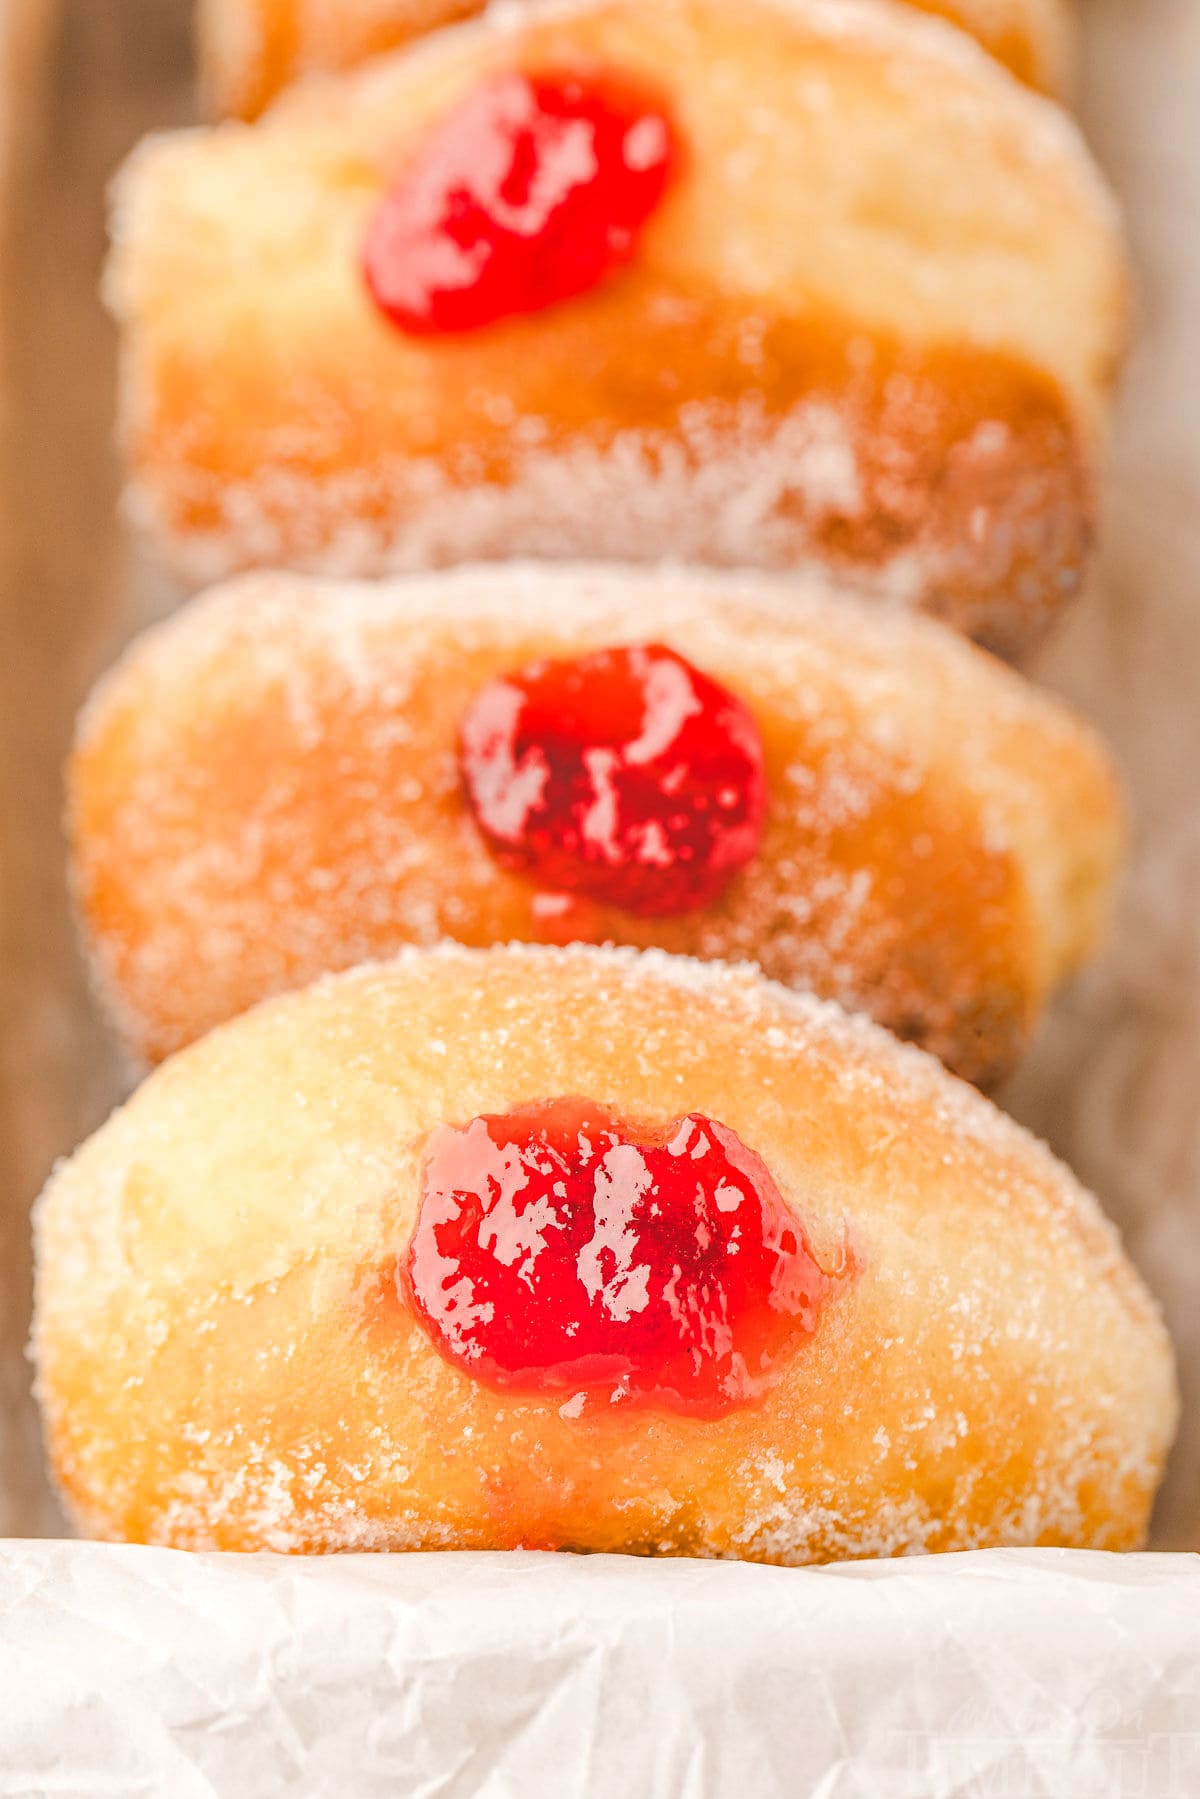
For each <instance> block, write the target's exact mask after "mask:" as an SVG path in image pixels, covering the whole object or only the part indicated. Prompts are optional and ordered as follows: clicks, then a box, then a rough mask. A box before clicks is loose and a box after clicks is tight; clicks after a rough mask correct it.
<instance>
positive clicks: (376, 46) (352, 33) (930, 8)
mask: <svg viewBox="0 0 1200 1799" xmlns="http://www.w3.org/2000/svg"><path fill="white" fill-rule="evenodd" d="M912 3H913V4H915V5H917V6H919V7H920V8H921V10H922V11H924V12H930V13H936V14H939V15H940V16H941V17H943V18H945V19H949V20H951V21H952V22H953V23H954V24H956V25H959V26H961V27H962V28H963V30H965V31H969V32H970V33H971V34H972V35H973V36H974V37H977V38H978V39H979V41H980V43H981V44H983V45H984V46H985V48H986V49H988V50H990V51H991V53H992V55H993V56H995V57H997V58H998V59H999V60H1000V61H1001V62H1003V63H1005V64H1007V66H1008V67H1009V68H1010V69H1011V70H1012V71H1013V73H1014V74H1015V75H1017V76H1019V77H1020V78H1021V80H1023V81H1028V82H1030V83H1031V84H1032V85H1034V86H1035V87H1041V88H1045V89H1047V90H1048V91H1050V92H1061V91H1062V89H1063V88H1064V87H1065V86H1066V85H1068V79H1069V68H1070V62H1071V47H1072V35H1073V31H1072V27H1073V20H1072V18H1071V12H1070V4H1069V0H912ZM484 5H485V0H199V7H198V14H197V18H198V32H199V43H200V59H201V64H202V66H203V69H204V81H205V87H206V89H207V92H208V94H209V97H210V99H211V101H212V104H213V105H214V106H215V107H216V108H217V110H218V111H220V112H225V113H235V114H237V115H238V116H240V117H242V118H255V117H256V116H257V115H258V114H259V113H260V112H261V111H262V110H263V108H264V107H265V106H266V105H267V104H268V102H269V101H271V100H272V99H273V98H274V97H275V95H276V94H277V93H279V91H280V90H281V89H282V88H284V87H286V86H287V85H288V83H289V82H292V81H297V80H300V79H302V78H303V77H305V76H308V75H312V74H315V73H318V72H320V71H322V70H328V69H349V68H353V66H354V65H355V64H356V63H360V62H362V61H364V60H365V58H367V57H368V56H377V55H379V54H380V53H381V52H382V51H385V50H394V49H396V48H397V47H398V46H399V45H401V44H406V43H409V42H410V41H411V40H412V39H413V38H415V37H419V36H420V35H421V34H422V33H423V32H426V31H435V30H437V29H438V28H439V27H440V26H443V25H450V24H453V23H454V22H456V21H457V20H459V19H465V18H468V17H470V16H471V15H472V14H473V13H480V12H482V11H483V10H484Z"/></svg>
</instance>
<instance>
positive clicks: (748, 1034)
mask: <svg viewBox="0 0 1200 1799" xmlns="http://www.w3.org/2000/svg"><path fill="white" fill-rule="evenodd" d="M36 1232H37V1317H36V1323H35V1351H36V1359H37V1365H38V1389H39V1392H40V1397H41V1402H42V1406H43V1408H44V1414H45V1420H46V1428H47V1435H48V1442H49V1449H50V1456H51V1460H52V1464H53V1466H54V1468H55V1470H56V1471H57V1474H58V1478H59V1480H60V1482H61V1485H62V1488H63V1491H64V1494H65V1495H66V1498H67V1500H68V1503H69V1505H70V1508H71V1511H72V1512H73V1514H74V1516H75V1518H76V1519H77V1520H78V1522H79V1524H80V1526H81V1527H82V1529H83V1530H85V1531H86V1532H88V1533H89V1534H93V1535H98V1536H102V1537H109V1538H117V1539H129V1540H133V1541H139V1542H152V1543H164V1544H173V1545H176V1546H179V1547H186V1548H192V1549H224V1550H259V1549H271V1550H291V1551H330V1550H359V1549H509V1548H515V1547H518V1546H527V1547H537V1548H550V1547H555V1548H562V1549H576V1550H618V1551H620V1550H625V1551H637V1552H639V1553H644V1554H676V1555H699V1556H738V1557H745V1558H747V1559H750V1560H757V1561H770V1562H784V1563H797V1562H806V1561H813V1560H819V1559H824V1558H829V1557H843V1556H845V1557H853V1556H867V1555H894V1554H898V1553H902V1552H906V1551H912V1550H918V1549H919V1550H951V1549H966V1548H977V1547H984V1546H988V1545H993V1544H1005V1543H1011V1544H1077V1545H1087V1546H1092V1547H1095V1548H1105V1549H1124V1548H1132V1547H1134V1546H1136V1545H1137V1544H1138V1543H1140V1542H1141V1540H1142V1535H1143V1532H1144V1530H1145V1526H1146V1518H1147V1512H1148V1510H1149V1506H1150V1503H1151V1499H1152V1496H1153V1493H1154V1490H1155V1486H1156V1483H1157V1481H1158V1478H1159V1474H1160V1471H1161V1468H1162V1463H1163V1457H1164V1454H1165V1451H1166V1449H1167V1446H1168V1443H1169V1441H1170V1438H1171V1434H1172V1427H1173V1422H1174V1417H1175V1393H1174V1383H1173V1374H1172V1360H1171V1354H1170V1350H1169V1347H1168V1343H1167V1339H1166V1336H1165V1334H1164V1331H1163V1327H1162V1324H1161V1322H1160V1320H1159V1318H1158V1315H1157V1313H1156V1311H1155V1309H1154V1306H1153V1304H1152V1302H1151V1301H1150V1299H1149V1298H1148V1296H1147V1294H1146V1293H1145V1291H1144V1290H1143V1288H1142V1286H1141V1285H1140V1283H1139V1281H1138V1279H1137V1276H1136V1275H1135V1274H1134V1272H1133V1270H1132V1268H1131V1267H1130V1266H1129V1264H1128V1263H1127V1262H1126V1261H1125V1259H1124V1257H1123V1255H1122V1253H1121V1250H1120V1247H1119V1245H1118V1242H1117V1239H1116V1237H1115V1234H1114V1233H1113V1231H1112V1230H1111V1228H1110V1227H1109V1226H1108V1225H1106V1224H1105V1222H1104V1221H1103V1220H1102V1217H1101V1215H1100V1212H1099V1210H1098V1208H1097V1207H1096V1205H1095V1203H1094V1201H1093V1200H1092V1199H1091V1198H1090V1196H1089V1195H1088V1194H1086V1193H1085V1192H1084V1191H1083V1190H1082V1189H1081V1188H1080V1187H1079V1186H1078V1185H1077V1184H1076V1182H1075V1181H1074V1180H1073V1179H1072V1177H1071V1175H1070V1174H1069V1173H1068V1172H1067V1170H1066V1169H1065V1168H1063V1167H1061V1166H1060V1165H1059V1164H1058V1163H1057V1162H1056V1161H1055V1160H1054V1159H1053V1157H1052V1156H1051V1155H1050V1153H1049V1152H1048V1151H1047V1150H1045V1149H1043V1148H1042V1147H1041V1146H1040V1145H1039V1144H1038V1143H1036V1142H1035V1141H1034V1140H1033V1139H1032V1138H1030V1137H1028V1136H1027V1135H1026V1134H1025V1133H1024V1132H1022V1131H1021V1130H1020V1129H1019V1127H1017V1126H1016V1125H1014V1124H1012V1123H1011V1122H1010V1121H1009V1120H1008V1119H1007V1118H1005V1117H1003V1116H1002V1115H1001V1114H1000V1113H999V1112H997V1111H996V1110H995V1109H994V1108H993V1107H992V1106H991V1105H990V1103H989V1102H988V1101H986V1100H984V1099H982V1098H981V1097H980V1096H979V1095H978V1094H977V1093H976V1092H975V1091H974V1090H973V1089H971V1088H969V1087H967V1086H966V1085H964V1084H963V1083H961V1082H958V1081H956V1080H954V1079H953V1078H952V1077H951V1076H950V1075H948V1074H946V1073H945V1072H944V1071H943V1070H942V1069H941V1068H940V1067H939V1065H938V1064H937V1063H936V1062H934V1061H933V1060H932V1059H931V1058H929V1057H927V1056H925V1055H923V1054H921V1053H920V1052H919V1051H917V1050H915V1049H912V1048H910V1047H908V1046H905V1045H902V1044H899V1043H897V1042H896V1041H895V1040H894V1039H893V1038H891V1037H889V1036H887V1034H886V1033H884V1032H882V1031H880V1030H878V1029H877V1028H876V1027H875V1026H873V1025H872V1024H870V1023H869V1022H868V1021H866V1020H864V1019H858V1018H852V1017H850V1016H849V1015H847V1014H843V1013H842V1012H840V1011H839V1010H838V1009H837V1008H836V1007H834V1006H832V1005H828V1004H823V1003H821V1002H819V1001H816V1000H813V999H811V998H809V997H807V996H804V995H798V994H792V993H789V992H788V991H787V990H786V989H784V988H781V987H778V986H775V985H773V984H772V983H770V982H767V981H764V980H762V979H761V978H760V977H758V976H756V975H753V974H751V972H750V971H748V970H745V969H742V970H737V969H730V968H728V967H722V966H717V965H708V964H701V963H694V962H689V961H686V960H684V959H683V958H675V957H670V956H666V955H663V954H662V953H661V952H657V951H650V952H647V953H645V954H641V955H639V954H637V953H635V952H631V951H625V950H612V949H609V950H598V949H593V948H573V949H561V950H555V949H547V948H527V947H517V948H508V949H493V950H487V951H478V950H467V949H462V948H459V947H457V946H444V947H442V948H440V949H436V950H432V951H429V950H422V951H408V952H406V953H405V954H404V955H403V956H402V957H401V958H399V959H398V960H396V961H395V962H392V963H384V964H378V965H375V966H372V967H367V968H363V969H359V970H354V971H352V972H351V973H349V974H344V975H340V976H335V977H332V978H329V979H327V980H324V981H322V982H319V983H318V984H317V985H316V986H313V987H309V988H306V989H304V990H303V991H302V992H300V993H296V994H291V995H288V996H286V997H284V998H282V999H278V1000H275V1001H270V1002H268V1003H267V1004H265V1005H263V1006H260V1007H258V1008H256V1010H255V1011H253V1012H250V1013H247V1014H246V1015H244V1016H243V1017H242V1018H241V1019H239V1020H237V1021H235V1022H234V1023H233V1024H230V1025H227V1026H225V1027H224V1028H223V1029H221V1030H219V1031H216V1032H214V1033H213V1034H212V1035H211V1036H209V1037H207V1038H205V1039H204V1040H203V1041H202V1042H200V1043H199V1044H195V1045H193V1046H192V1047H191V1048H190V1049H188V1050H185V1051H184V1052H183V1053H182V1054H181V1055H179V1056H178V1057H176V1058H174V1059H173V1060H172V1061H171V1062H168V1063H167V1064H166V1065H165V1066H164V1067H163V1068H161V1069H160V1070H159V1071H158V1072H157V1073H156V1074H155V1075H153V1076H152V1077H151V1078H150V1080H149V1081H147V1083H146V1084H145V1086H144V1087H143V1088H142V1089H141V1091H140V1092H139V1093H138V1094H137V1095H136V1096H135V1097H134V1098H133V1100H132V1101H131V1102H130V1103H129V1105H127V1106H126V1107H125V1108H124V1110H123V1111H121V1112H119V1113H118V1114H117V1115H116V1116H115V1117H114V1118H113V1119H112V1120H111V1121H110V1122H109V1123H108V1124H107V1125H106V1126H105V1127H104V1128H103V1129H102V1130H101V1131H100V1132H99V1133H98V1134H97V1135H96V1136H95V1137H93V1138H92V1139H91V1141H90V1142H89V1143H88V1144H86V1145H85V1146H84V1147H83V1148H82V1149H81V1150H80V1151H79V1152H78V1153H77V1154H76V1156H75V1157H74V1158H73V1159H72V1160H71V1161H70V1162H68V1163H66V1164H65V1165H64V1166H63V1167H62V1168H60V1170H59V1171H58V1173H57V1174H56V1175H55V1177H54V1179H53V1180H52V1182H51V1184H50V1187H49V1189H48V1191H47V1193H46V1195H45V1196H44V1198H43V1199H42V1201H41V1202H40V1205H39V1208H38V1212H37V1221H36Z"/></svg>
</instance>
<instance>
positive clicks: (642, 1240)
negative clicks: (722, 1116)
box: [399, 1099, 837, 1417]
mask: <svg viewBox="0 0 1200 1799" xmlns="http://www.w3.org/2000/svg"><path fill="white" fill-rule="evenodd" d="M836 1278H837V1277H836V1276H835V1277H830V1276H828V1275H826V1274H825V1273H824V1272H823V1271H822V1269H821V1268H820V1267H819V1265H818V1263H817V1261H816V1259H815V1257H814V1256H813V1253H812V1251H811V1249H810V1248H809V1245H808V1243H807V1241H806V1239H805V1235H804V1232H803V1230H802V1228H801V1226H800V1223H799V1221H798V1219H797V1218H796V1217H795V1216H794V1215H793V1214H792V1212H791V1211H789V1209H788V1207H787V1205H786V1204H785V1203H784V1201H783V1199H782V1197H781V1196H780V1193H779V1191H778V1189H777V1187H776V1186H775V1183H774V1181H773V1180H772V1178H771V1175H770V1173H769V1172H768V1170H767V1168H766V1166H765V1164H764V1163H763V1162H762V1161H761V1160H760V1158H759V1157H758V1156H756V1155H755V1154H754V1152H753V1151H752V1150H750V1149H748V1148H747V1147H746V1145H745V1144H744V1143H743V1142H741V1140H740V1139H739V1138H738V1137H737V1136H735V1134H734V1133H733V1131H731V1130H729V1129H728V1127H727V1126H725V1125H723V1124H718V1123H717V1122H716V1121H715V1120H714V1119H711V1118H705V1117H702V1116H701V1115H700V1114H698V1113H692V1114H689V1116H688V1117H686V1118H679V1119H676V1120H675V1121H674V1122H673V1123H671V1124H669V1125H667V1126H666V1127H665V1128H664V1129H663V1130H662V1131H661V1132H660V1131H657V1130H645V1129H639V1128H635V1127H632V1126H630V1125H629V1124H627V1123H624V1122H622V1121H621V1120H620V1119H618V1118H616V1117H614V1116H613V1115H612V1114H611V1113H608V1112H606V1111H605V1110H604V1109H603V1108H602V1107H599V1106H596V1105H594V1104H592V1103H590V1102H589V1101H587V1100H583V1099H557V1100H546V1101H542V1102H540V1103H538V1104H536V1105H532V1106H529V1107H526V1108H524V1109H522V1110H520V1111H516V1112H511V1113H508V1114H507V1115H505V1116H503V1117H489V1118H474V1119H472V1120H471V1122H470V1123H469V1124H465V1125H447V1126H444V1127H442V1128H441V1129H439V1130H437V1131H435V1132H434V1133H433V1136H432V1137H431V1139H430V1142H429V1146H428V1154H427V1159H426V1162H425V1168H424V1177H423V1185H422V1192H421V1203H420V1210H419V1213H418V1218H417V1225H416V1230H415V1232H414V1235H413V1240H412V1244H411V1246H410V1248H409V1251H408V1255H407V1257H406V1260H405V1262H404V1264H403V1267H402V1269H401V1272H400V1276H399V1282H400V1286H401V1290H402V1292H404V1293H405V1294H406V1296H407V1297H408V1300H409V1303H410V1304H411V1305H412V1306H413V1307H414V1308H415V1310H416V1312H417V1315H418V1316H419V1317H420V1318H421V1319H422V1321H423V1322H424V1324H425V1326H426V1328H427V1329H428V1330H429V1332H430V1335H431V1336H432V1338H433V1340H434V1342H435V1343H436V1344H437V1346H438V1348H439V1349H440V1350H441V1352H442V1354H443V1355H445V1356H446V1357H447V1359H448V1360H449V1361H451V1362H453V1363H455V1364H456V1365H457V1366H459V1367H460V1368H463V1369H465V1370H467V1371H468V1372H469V1373H471V1374H473V1375H475V1376H476V1377H477V1378H478V1379H480V1380H482V1381H485V1382H487V1383H488V1384H490V1385H492V1386H495V1387H500V1388H508V1389H513V1390H516V1391H518V1392H526V1393H545V1392H551V1393H564V1394H569V1395H571V1398H570V1399H569V1400H568V1401H567V1404H568V1406H569V1407H571V1408H572V1409H571V1410H569V1411H568V1414H567V1415H568V1416H577V1415H578V1413H579V1412H581V1411H582V1410H583V1409H584V1407H585V1405H586V1404H587V1403H588V1402H589V1400H591V1401H593V1402H595V1401H597V1400H598V1401H599V1402H601V1403H603V1404H608V1403H610V1402H616V1401H630V1402H634V1403H649V1404H657V1405H660V1406H662V1407H665V1408H667V1409H670V1410H675V1411H681V1412H688V1413H694V1414H697V1415H699V1416H703V1417H718V1416H720V1415H721V1414H722V1413H725V1412H728V1411H730V1410H731V1409H732V1408H734V1407H736V1406H740V1405H744V1404H746V1403H748V1402H750V1401H753V1400H755V1399H757V1398H759V1397H760V1396H761V1395H762V1394H763V1393H764V1392H765V1391H766V1390H767V1389H768V1388H769V1387H770V1386H771V1385H772V1383H773V1382H774V1381H775V1380H776V1379H777V1378H778V1377H779V1375H780V1373H781V1372H782V1369H783V1367H784V1365H785V1358H786V1356H787V1354H788V1353H789V1352H790V1350H791V1349H792V1347H793V1346H794V1345H795V1344H796V1342H797V1341H798V1340H800V1339H803V1338H804V1337H807V1336H809V1335H811V1333H812V1332H813V1331H814V1330H815V1329H816V1327H817V1322H818V1318H819V1314H820V1310H821V1306H822V1303H823V1301H824V1300H825V1298H826V1297H827V1295H828V1293H829V1292H830V1290H831V1289H832V1287H833V1285H834V1283H835V1280H836Z"/></svg>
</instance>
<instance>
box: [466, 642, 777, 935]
mask: <svg viewBox="0 0 1200 1799" xmlns="http://www.w3.org/2000/svg"><path fill="white" fill-rule="evenodd" d="M460 757H461V764H462V777H463V785H464V788H465V791H466V795H467V800H468V803H469V805H470V808H471V811H472V813H473V814H474V817H475V821H476V823H477V824H478V826H479V829H480V830H481V831H482V833H483V835H484V837H485V838H486V839H487V841H488V844H489V846H490V847H491V849H492V851H493V853H494V854H495V855H496V857H497V858H498V859H499V860H500V861H501V862H503V863H504V865H505V866H506V867H508V868H512V869H515V870H517V871H519V872H520V873H523V874H525V875H527V876H528V877H529V878H530V879H531V880H534V881H536V882H537V883H538V885H539V886H540V887H541V888H542V889H543V890H544V891H547V892H551V893H555V892H562V893H579V894H585V895H587V896H588V897H589V898H590V899H593V900H598V901H600V902H601V903H602V904H605V905H611V906H620V907H623V908H624V909H625V910H626V911H629V912H636V913H640V914H642V915H643V916H647V917H655V916H658V917H661V916H665V915H667V914H670V913H678V912H688V911H693V910H696V909H698V908H700V907H704V906H709V905H712V904H713V903H714V901H716V900H717V899H718V898H719V897H720V895H721V893H722V891H723V890H724V888H725V887H726V886H727V885H728V883H729V881H730V880H731V879H732V878H733V876H734V875H735V874H736V873H737V871H738V870H739V869H741V868H744V867H745V865H746V864H747V863H748V862H750V861H751V860H752V859H753V857H754V856H755V854H756V853H757V851H758V847H759V843H760V841H761V838H762V829H763V820H764V817H765V814H766V804H767V786H766V775H765V770H764V758H763V744H762V736H761V734H760V732H759V729H758V723H757V721H756V719H755V718H754V715H753V713H752V712H750V710H749V709H748V708H747V707H746V706H745V705H744V704H743V703H742V701H741V700H739V699H737V698H736V697H735V696H734V695H733V694H731V693H729V692H727V691H726V689H725V688H723V687H721V686H720V685H719V684H718V683H717V682H716V681H713V680H710V679H709V677H708V676H707V675H703V674H701V673H700V672H699V670H698V669H695V668H693V667H692V666H691V664H690V663H688V662H685V661H684V659H683V657H682V656H677V655H676V654H675V652H674V651H673V650H669V649H666V648H664V647H663V645H662V644H654V643H652V644H638V645H634V646H632V647H624V648H621V649H613V650H600V651H597V652H595V653H594V654H592V655H588V656H581V657H579V658H578V659H576V660H573V661H569V662H568V661H563V662H535V663H531V664H529V666H527V667H526V668H523V669H519V670H517V671H516V672H514V673H512V674H509V675H504V676H502V677H501V678H500V679H498V680H495V681H492V682H490V683H489V684H488V685H487V686H486V687H484V688H483V689H482V690H481V691H480V692H479V693H478V694H477V695H476V697H475V700H474V701H473V703H472V705H471V708H470V710H469V712H468V713H467V716H466V718H465V719H464V721H463V726H462V732H461V738H460Z"/></svg>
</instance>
